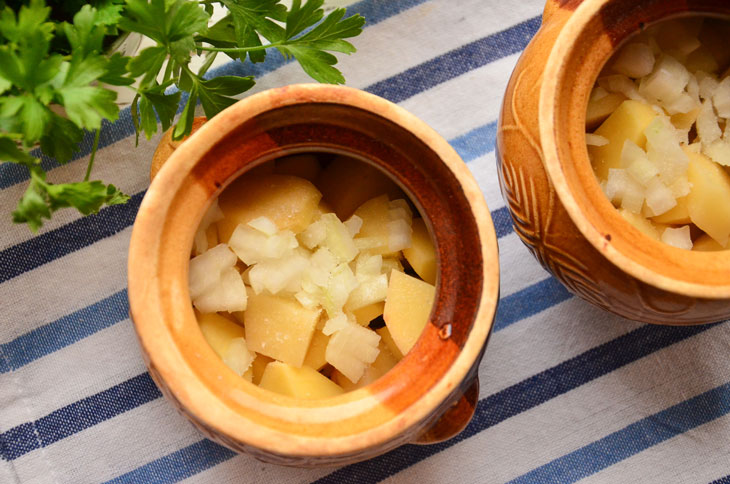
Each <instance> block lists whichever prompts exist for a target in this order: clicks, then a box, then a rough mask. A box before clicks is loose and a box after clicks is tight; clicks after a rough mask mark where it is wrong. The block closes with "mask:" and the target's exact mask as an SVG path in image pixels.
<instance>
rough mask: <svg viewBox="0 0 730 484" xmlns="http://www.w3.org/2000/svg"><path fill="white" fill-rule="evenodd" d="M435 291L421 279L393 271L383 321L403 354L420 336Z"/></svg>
mask: <svg viewBox="0 0 730 484" xmlns="http://www.w3.org/2000/svg"><path fill="white" fill-rule="evenodd" d="M434 293H435V288H434V287H433V286H432V285H431V284H428V283H427V282H423V281H421V280H420V279H416V278H415V277H411V276H409V275H407V274H404V273H402V272H398V271H393V272H392V273H391V275H390V283H389V284H388V296H387V298H386V299H385V309H384V312H383V319H385V325H386V326H387V327H388V330H389V331H390V334H391V336H393V341H395V344H396V345H397V346H398V349H399V350H400V352H401V353H402V354H406V353H408V351H410V349H411V348H413V345H415V344H416V341H417V340H418V338H419V337H420V336H421V333H422V332H423V328H424V327H425V326H426V323H427V322H428V317H429V315H430V314H431V307H432V306H433V299H434Z"/></svg>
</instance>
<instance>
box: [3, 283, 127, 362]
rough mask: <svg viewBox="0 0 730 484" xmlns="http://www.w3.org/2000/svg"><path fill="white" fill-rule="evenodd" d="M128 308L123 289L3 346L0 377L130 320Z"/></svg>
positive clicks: (125, 293) (125, 291)
mask: <svg viewBox="0 0 730 484" xmlns="http://www.w3.org/2000/svg"><path fill="white" fill-rule="evenodd" d="M128 315H129V304H128V302H127V290H126V289H124V290H122V291H119V292H117V293H114V294H112V295H111V296H109V297H107V298H104V299H102V300H101V301H98V302H96V303H94V304H92V305H90V306H87V307H85V308H83V309H79V310H78V311H76V312H73V313H71V314H68V315H66V316H63V317H62V318H60V319H57V320H56V321H53V322H51V323H48V324H45V325H43V326H41V327H39V328H36V329H34V330H33V331H30V332H28V333H25V334H24V335H22V336H19V337H18V338H15V339H14V340H12V341H10V342H8V343H5V344H2V345H0V355H3V356H4V358H3V360H2V361H4V362H5V366H4V367H0V374H2V373H6V372H8V371H11V370H17V369H18V368H20V367H22V366H24V365H27V364H28V363H30V362H32V361H35V360H37V359H38V358H42V357H43V356H46V355H48V354H50V353H53V352H54V351H58V350H59V349H61V348H65V347H66V346H69V345H71V344H73V343H75V342H77V341H79V340H81V339H83V338H86V337H87V336H90V335H92V334H94V333H96V332H98V331H101V330H102V329H104V328H108V327H109V326H112V325H114V324H116V323H118V322H120V321H123V320H125V319H127V317H128Z"/></svg>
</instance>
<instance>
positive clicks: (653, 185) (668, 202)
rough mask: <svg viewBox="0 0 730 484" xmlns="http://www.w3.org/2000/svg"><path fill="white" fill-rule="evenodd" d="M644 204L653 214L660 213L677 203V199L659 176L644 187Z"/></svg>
mask: <svg viewBox="0 0 730 484" xmlns="http://www.w3.org/2000/svg"><path fill="white" fill-rule="evenodd" d="M646 205H647V206H648V207H649V208H650V209H651V211H652V214H653V215H661V214H663V213H664V212H667V211H669V210H671V209H672V208H673V207H674V206H675V205H677V200H676V199H675V198H674V195H672V191H671V190H670V189H669V188H667V187H666V186H665V185H664V183H662V181H661V180H660V179H659V178H654V179H653V180H652V181H651V182H650V183H649V185H648V186H647V187H646Z"/></svg>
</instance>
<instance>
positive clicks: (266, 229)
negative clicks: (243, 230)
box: [247, 217, 279, 235]
mask: <svg viewBox="0 0 730 484" xmlns="http://www.w3.org/2000/svg"><path fill="white" fill-rule="evenodd" d="M247 225H248V226H249V227H251V228H254V229H256V230H258V231H259V232H261V233H263V234H266V235H274V234H275V233H276V232H278V231H279V229H278V228H277V227H276V224H275V223H274V222H273V221H272V220H271V219H270V218H268V217H258V218H255V219H253V220H251V221H250V222H248V224H247Z"/></svg>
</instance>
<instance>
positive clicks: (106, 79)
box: [99, 52, 134, 86]
mask: <svg viewBox="0 0 730 484" xmlns="http://www.w3.org/2000/svg"><path fill="white" fill-rule="evenodd" d="M129 60H130V58H129V57H125V56H123V55H122V54H120V53H119V52H115V53H114V54H112V55H111V57H109V59H108V62H107V64H106V72H105V73H104V74H103V75H102V76H101V77H99V81H100V82H103V83H105V84H110V85H112V86H129V85H131V84H134V79H133V78H131V77H129V76H128V75H127V64H128V63H129Z"/></svg>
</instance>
